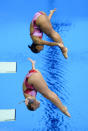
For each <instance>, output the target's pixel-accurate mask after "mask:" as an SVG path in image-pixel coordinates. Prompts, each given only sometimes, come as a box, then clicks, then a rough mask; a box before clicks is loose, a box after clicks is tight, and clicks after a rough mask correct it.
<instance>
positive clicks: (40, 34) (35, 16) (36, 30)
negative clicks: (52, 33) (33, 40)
mask: <svg viewBox="0 0 88 131" xmlns="http://www.w3.org/2000/svg"><path fill="white" fill-rule="evenodd" d="M40 15H43V13H42V12H37V13H36V14H35V15H34V17H33V19H32V24H33V28H34V31H33V33H32V34H31V35H33V36H37V37H39V38H42V36H43V32H42V31H41V30H40V28H39V27H38V26H37V25H36V20H37V18H38V17H39V16H40Z"/></svg>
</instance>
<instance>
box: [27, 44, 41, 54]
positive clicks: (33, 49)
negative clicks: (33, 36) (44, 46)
mask: <svg viewBox="0 0 88 131" xmlns="http://www.w3.org/2000/svg"><path fill="white" fill-rule="evenodd" d="M28 47H29V48H30V49H31V51H32V52H34V53H39V51H38V50H37V49H36V44H34V43H32V45H31V46H30V45H28Z"/></svg>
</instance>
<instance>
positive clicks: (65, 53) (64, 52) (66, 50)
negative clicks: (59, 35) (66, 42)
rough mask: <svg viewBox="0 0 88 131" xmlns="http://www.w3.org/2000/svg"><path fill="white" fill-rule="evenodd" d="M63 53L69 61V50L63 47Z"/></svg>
mask: <svg viewBox="0 0 88 131" xmlns="http://www.w3.org/2000/svg"><path fill="white" fill-rule="evenodd" d="M61 51H62V54H63V56H64V57H65V58H66V59H67V58H68V55H67V52H68V49H67V48H66V47H62V48H61Z"/></svg>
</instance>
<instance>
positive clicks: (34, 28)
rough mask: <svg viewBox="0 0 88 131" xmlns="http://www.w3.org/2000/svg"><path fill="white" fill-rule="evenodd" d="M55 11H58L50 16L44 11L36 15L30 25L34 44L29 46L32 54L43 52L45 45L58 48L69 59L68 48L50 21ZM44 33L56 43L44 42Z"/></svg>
mask: <svg viewBox="0 0 88 131" xmlns="http://www.w3.org/2000/svg"><path fill="white" fill-rule="evenodd" d="M55 11H56V9H54V10H51V11H50V14H49V16H47V15H46V14H45V13H44V12H42V11H39V12H37V13H36V14H35V15H34V17H33V19H32V22H31V24H30V36H31V38H32V41H33V43H32V45H31V46H30V45H28V47H29V48H30V49H31V51H32V52H34V53H39V52H40V51H41V50H43V48H44V45H48V46H58V47H59V48H60V49H61V51H62V54H63V56H64V57H65V58H67V57H68V56H67V48H66V47H65V46H64V44H63V41H62V39H61V37H60V35H59V34H58V33H57V32H56V31H55V30H54V29H53V27H52V25H51V23H50V19H51V17H52V15H53V13H54V12H55ZM43 33H45V34H46V35H47V36H49V37H50V38H51V39H52V40H53V41H54V42H48V41H45V40H42V37H43Z"/></svg>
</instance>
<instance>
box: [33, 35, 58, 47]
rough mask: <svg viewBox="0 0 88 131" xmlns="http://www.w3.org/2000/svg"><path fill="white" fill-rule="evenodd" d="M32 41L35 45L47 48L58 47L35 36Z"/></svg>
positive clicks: (54, 43)
mask: <svg viewBox="0 0 88 131" xmlns="http://www.w3.org/2000/svg"><path fill="white" fill-rule="evenodd" d="M32 40H33V42H34V43H36V44H38V45H48V46H58V45H59V43H58V42H48V41H45V40H42V39H40V38H38V37H35V36H33V37H32Z"/></svg>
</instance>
